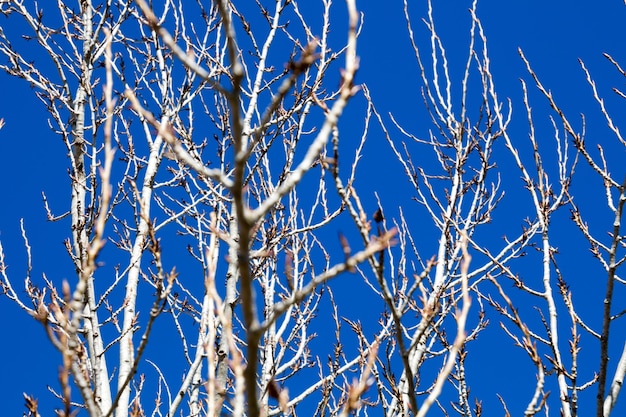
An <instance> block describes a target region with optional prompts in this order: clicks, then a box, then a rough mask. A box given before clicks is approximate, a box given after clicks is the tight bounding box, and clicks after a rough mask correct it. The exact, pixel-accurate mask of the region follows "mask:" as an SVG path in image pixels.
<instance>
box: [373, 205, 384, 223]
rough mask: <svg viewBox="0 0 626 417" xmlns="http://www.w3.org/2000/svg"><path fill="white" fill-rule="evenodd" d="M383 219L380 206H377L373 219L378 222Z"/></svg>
mask: <svg viewBox="0 0 626 417" xmlns="http://www.w3.org/2000/svg"><path fill="white" fill-rule="evenodd" d="M383 220H385V217H384V216H383V211H382V210H381V208H380V207H378V210H376V212H375V213H374V221H375V222H376V223H380V222H382V221H383Z"/></svg>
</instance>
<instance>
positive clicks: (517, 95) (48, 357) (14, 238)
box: [0, 0, 626, 416]
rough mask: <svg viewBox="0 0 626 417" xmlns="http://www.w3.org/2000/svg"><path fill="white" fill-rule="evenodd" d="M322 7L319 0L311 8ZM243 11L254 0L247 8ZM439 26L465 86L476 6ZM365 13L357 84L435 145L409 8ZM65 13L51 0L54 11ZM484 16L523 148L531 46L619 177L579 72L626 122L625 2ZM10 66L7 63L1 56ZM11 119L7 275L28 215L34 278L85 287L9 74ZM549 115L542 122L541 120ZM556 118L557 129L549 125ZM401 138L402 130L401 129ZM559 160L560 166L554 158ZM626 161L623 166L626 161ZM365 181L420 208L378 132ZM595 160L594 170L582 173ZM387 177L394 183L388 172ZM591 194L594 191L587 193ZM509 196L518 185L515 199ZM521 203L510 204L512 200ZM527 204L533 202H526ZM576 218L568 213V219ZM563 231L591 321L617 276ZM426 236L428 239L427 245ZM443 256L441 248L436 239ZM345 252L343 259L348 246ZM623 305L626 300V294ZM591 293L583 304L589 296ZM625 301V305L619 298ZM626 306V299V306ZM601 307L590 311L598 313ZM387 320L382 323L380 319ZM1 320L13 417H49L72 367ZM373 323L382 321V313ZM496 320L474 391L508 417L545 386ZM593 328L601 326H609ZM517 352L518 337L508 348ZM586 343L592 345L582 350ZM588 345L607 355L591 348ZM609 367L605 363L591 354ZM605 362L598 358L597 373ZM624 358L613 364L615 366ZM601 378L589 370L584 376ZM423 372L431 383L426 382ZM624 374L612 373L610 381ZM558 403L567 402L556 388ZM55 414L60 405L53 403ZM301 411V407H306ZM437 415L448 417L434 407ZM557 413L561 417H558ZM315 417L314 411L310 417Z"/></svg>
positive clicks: (42, 143)
mask: <svg viewBox="0 0 626 417" xmlns="http://www.w3.org/2000/svg"><path fill="white" fill-rule="evenodd" d="M307 1H313V0H307ZM239 3H240V6H239V7H240V8H242V9H244V8H245V7H246V6H244V5H243V4H244V2H239ZM424 3H425V2H423V1H411V2H410V5H409V8H410V11H411V12H410V13H411V15H412V17H413V27H414V30H415V31H416V38H417V40H418V42H419V43H420V46H421V47H422V48H423V50H424V53H425V55H428V52H427V47H428V45H429V35H428V32H427V31H426V30H425V27H424V25H423V23H422V22H421V20H420V19H421V18H422V17H425V16H426V7H425V4H424ZM434 3H435V4H434V15H435V23H436V25H437V28H438V32H439V33H440V36H441V37H442V40H443V42H444V45H445V47H446V49H447V53H448V58H449V59H450V68H451V74H452V77H453V79H454V80H455V82H456V83H457V84H456V85H455V86H454V88H455V89H459V88H460V87H459V85H460V80H461V77H462V71H463V66H464V64H465V61H466V58H467V45H468V35H467V34H468V30H469V27H470V23H471V21H470V16H469V13H468V8H469V7H470V5H471V4H470V3H469V2H467V1H445V0H442V1H435V2H434ZM357 6H358V8H359V9H360V10H361V11H362V12H363V13H364V26H363V30H362V33H361V36H360V38H359V44H358V55H359V57H360V62H361V65H360V70H359V73H358V79H357V83H366V84H367V86H368V88H369V90H370V91H371V95H372V98H373V99H374V101H375V103H376V105H377V107H378V109H379V111H381V113H384V114H386V113H388V112H391V113H393V115H394V117H395V118H396V120H398V121H399V122H400V123H401V124H402V125H403V126H404V127H405V128H406V129H407V130H409V131H411V132H412V133H415V134H416V135H418V136H421V137H425V136H426V135H427V133H428V130H429V129H431V128H432V126H431V125H430V122H429V120H428V116H427V113H426V111H425V109H424V106H423V103H422V99H421V96H420V87H421V81H420V79H419V72H418V67H417V64H416V61H415V59H414V56H413V53H412V51H411V49H410V43H409V38H408V33H407V29H406V22H405V20H404V16H403V4H402V2H401V1H400V0H390V1H387V2H384V3H383V2H376V1H358V2H357ZM46 7H54V4H53V3H51V4H50V6H48V5H45V6H44V8H46ZM344 9H345V6H344V4H343V3H342V2H341V1H337V2H336V4H335V5H334V13H336V17H334V18H333V19H334V20H335V22H336V23H335V25H336V26H335V28H334V32H335V35H337V36H339V35H341V36H343V33H344V32H343V31H342V26H341V24H343V22H344V21H345V19H344V16H345V10H344ZM478 16H479V18H480V19H481V21H482V24H483V26H484V29H485V33H486V35H487V38H488V48H489V51H490V57H491V62H492V70H493V75H494V78H495V83H496V87H497V89H498V94H499V97H500V98H501V99H504V98H505V97H510V98H511V100H512V103H513V114H514V120H513V123H512V127H513V130H512V132H513V134H514V135H515V137H516V138H517V140H518V141H519V143H520V144H523V145H526V142H525V141H526V140H527V123H526V116H525V111H524V109H523V105H522V101H521V97H522V93H521V87H520V82H519V79H520V78H523V79H525V80H526V81H527V82H528V84H529V87H531V86H532V81H531V80H530V78H529V77H528V74H527V73H526V71H525V68H524V64H523V62H522V61H521V59H520V58H519V56H518V53H517V48H518V47H521V48H522V49H523V51H524V53H525V55H526V57H527V58H528V59H529V60H530V61H531V64H532V65H533V68H534V70H535V71H536V73H537V74H538V75H539V77H540V78H541V80H542V82H543V83H544V85H546V86H547V87H549V88H550V89H551V91H552V92H553V94H554V97H555V99H556V100H557V102H558V103H559V104H560V105H561V106H563V109H564V110H565V111H566V112H567V114H568V116H569V117H570V118H571V119H572V120H575V121H577V122H578V121H579V119H577V117H578V114H580V113H584V114H585V116H586V120H587V131H588V134H587V136H588V141H589V142H590V143H592V144H595V143H601V144H602V145H603V146H605V147H606V149H608V150H609V152H608V157H609V160H610V161H612V162H614V165H613V166H614V167H616V170H619V169H621V170H622V171H621V172H615V174H616V177H617V178H620V175H623V174H624V172H626V159H624V157H625V156H626V155H625V154H624V149H623V148H620V147H618V146H616V143H615V141H614V139H613V138H612V137H611V136H610V134H609V131H608V129H606V122H605V121H604V119H603V118H601V114H600V112H599V111H598V106H597V104H596V103H595V102H594V101H593V99H592V96H591V90H590V88H589V86H588V84H587V83H586V81H585V76H584V73H583V72H582V70H581V69H580V66H579V64H578V61H577V60H578V59H579V58H581V59H583V60H584V61H585V64H586V65H587V67H588V68H589V69H590V71H591V73H592V75H593V76H594V77H595V80H596V82H597V84H598V88H599V89H600V91H601V92H602V93H603V94H604V95H605V97H606V99H607V100H606V101H607V105H608V106H609V109H610V110H612V111H613V113H612V114H613V116H614V118H615V121H616V123H617V124H618V125H619V124H620V123H623V120H624V118H623V114H624V108H626V107H625V106H624V103H620V101H619V100H617V99H616V98H615V96H614V95H612V94H611V91H610V89H611V87H614V86H615V87H618V88H623V87H624V83H625V81H626V80H624V78H621V77H620V75H619V74H618V73H617V72H616V71H615V69H614V67H613V66H612V65H611V64H610V63H609V62H608V61H607V60H606V59H605V58H603V56H602V54H603V53H609V54H610V55H612V56H613V57H614V58H615V59H616V60H617V61H618V62H621V63H622V65H624V66H626V50H625V48H624V42H625V40H626V25H624V22H626V6H625V5H624V3H623V2H621V1H618V0H607V1H602V2H588V1H580V0H576V1H563V0H554V1H539V0H528V1H499V0H481V1H479V5H478ZM0 27H1V28H3V30H4V31H5V32H6V33H12V34H15V33H19V31H20V30H22V28H21V27H20V26H19V25H18V26H16V23H15V22H14V20H13V19H12V18H9V19H7V18H5V17H3V16H0ZM0 59H5V58H0ZM530 90H531V99H532V100H533V101H532V105H533V109H534V111H535V115H536V116H537V119H538V120H542V121H541V122H539V123H540V125H539V128H540V129H543V130H542V131H541V132H540V133H541V135H539V142H540V145H541V144H544V143H545V144H548V145H550V146H552V144H553V132H552V131H551V129H550V124H549V120H548V118H547V116H546V115H547V114H548V112H547V106H546V103H545V100H544V99H542V97H541V96H540V95H538V94H537V93H536V92H535V91H534V90H533V89H532V87H531V88H530ZM0 91H2V98H1V99H0V118H3V119H4V121H5V126H4V127H3V128H2V129H1V130H0V178H2V180H0V239H1V240H2V243H3V245H4V248H5V257H6V262H7V264H8V265H9V271H8V272H9V274H10V275H11V276H12V278H13V279H14V282H15V283H20V280H21V279H22V277H23V276H24V271H25V269H26V256H25V252H24V244H23V240H22V238H21V232H20V219H24V225H25V228H26V229H27V231H28V236H29V239H30V245H31V246H32V250H33V257H34V259H35V262H36V265H35V267H34V273H33V278H34V279H41V276H42V273H45V274H46V275H47V276H49V277H50V278H52V279H54V280H57V281H58V280H60V279H61V278H67V279H68V280H69V281H70V282H72V283H73V282H74V281H75V276H74V275H73V268H72V265H71V262H70V261H69V259H68V257H67V254H66V251H65V248H64V245H63V239H64V237H65V234H64V233H69V231H67V230H62V228H59V227H56V226H55V227H51V226H50V224H49V223H48V222H47V221H46V213H45V210H44V208H43V203H42V191H45V192H46V194H47V195H48V198H49V199H50V201H57V202H59V205H58V206H57V207H58V208H57V209H58V211H63V210H64V208H63V207H62V206H61V205H60V204H61V203H60V201H62V198H64V196H66V197H67V198H68V200H67V201H69V187H68V180H67V172H66V170H67V162H66V159H65V158H66V155H65V148H64V146H63V144H62V143H61V141H60V140H59V138H57V137H55V136H54V134H53V133H51V131H50V130H49V128H48V126H47V114H46V112H45V108H44V106H43V105H42V104H41V103H40V102H39V100H37V98H36V97H35V95H34V91H33V89H32V88H31V87H29V86H28V85H27V84H26V83H24V82H23V81H22V80H18V79H14V78H11V77H10V76H8V75H7V74H4V73H2V74H0ZM364 109H365V101H364V100H363V99H362V98H359V97H357V98H355V100H354V101H353V102H351V103H350V107H349V109H348V111H347V112H346V114H345V118H344V119H342V121H341V123H340V128H341V129H342V132H343V134H344V135H345V134H346V133H345V132H346V131H349V130H350V129H351V128H352V126H357V128H356V131H355V143H356V141H357V140H358V138H359V136H360V134H361V130H362V115H363V110H364ZM542 112H543V113H542ZM542 123H545V124H542ZM396 133H397V132H396ZM547 159H549V157H547ZM416 160H418V161H419V162H420V163H422V164H424V165H428V164H429V163H430V162H429V161H428V159H427V158H426V157H425V159H421V160H420V158H416ZM620 161H624V162H625V163H624V164H623V165H620ZM361 164H362V165H361V171H360V172H361V177H360V178H359V183H358V184H357V187H360V189H361V190H366V189H369V190H370V192H369V194H368V193H367V192H364V191H361V192H362V193H363V194H367V195H368V197H367V201H366V204H370V206H371V207H375V198H374V193H375V192H377V193H378V194H379V195H380V197H381V201H383V202H387V203H386V204H387V206H388V207H387V208H386V210H387V217H393V216H394V215H397V213H398V209H397V208H398V206H400V205H402V206H404V207H405V210H406V212H409V213H410V210H411V207H412V206H411V204H415V203H411V197H412V195H411V194H410V192H407V190H409V188H407V185H408V183H407V182H406V178H405V177H403V174H402V170H401V169H400V166H399V165H398V164H397V162H396V161H395V159H394V158H393V155H392V153H391V151H390V149H389V147H388V145H387V143H386V142H385V140H384V138H383V136H382V134H381V132H380V130H379V129H376V128H372V131H371V138H368V142H367V144H366V148H365V156H364V158H363V161H362V162H361ZM510 164H512V160H511V159H510V157H509V159H503V160H502V163H499V165H500V166H501V167H504V171H505V172H506V166H507V165H510ZM581 165H583V164H581ZM380 172H384V175H379V174H380ZM509 174H510V177H511V178H513V179H515V178H516V177H519V174H518V173H517V171H516V170H511V171H510V172H509ZM587 174H589V170H588V168H586V167H585V166H581V167H580V172H578V174H577V176H576V178H575V181H574V184H573V190H574V193H575V194H576V193H578V194H577V195H579V196H580V195H582V196H588V198H580V197H579V200H577V203H578V204H580V206H581V207H582V208H583V209H585V210H586V214H587V218H588V219H591V220H594V219H595V220H597V223H594V224H592V227H594V228H595V229H596V230H599V231H605V230H606V231H608V228H609V227H610V224H611V220H607V217H606V210H605V208H604V207H605V203H604V200H603V199H602V198H603V197H602V195H603V193H602V189H601V188H600V187H601V183H600V182H599V180H598V179H597V177H593V176H592V175H587ZM586 190H588V194H587V191H586ZM505 191H506V190H505ZM509 194H510V195H509ZM518 195H519V196H521V197H518ZM518 198H520V199H522V198H523V199H524V201H527V200H526V198H527V195H526V194H524V193H523V191H522V192H520V191H518V190H514V191H511V192H510V193H509V191H507V199H505V201H504V202H503V205H502V207H501V208H500V211H499V213H500V217H499V218H497V219H495V220H494V225H493V226H492V228H491V229H490V230H492V231H493V235H494V236H493V238H494V239H500V238H501V236H502V234H503V232H502V231H501V230H500V229H499V227H502V230H505V228H506V226H510V224H508V223H507V222H509V221H510V219H514V220H513V221H515V222H517V223H519V225H520V227H521V220H522V219H523V217H521V218H520V217H517V216H515V215H514V214H517V213H522V212H523V206H524V204H527V203H525V202H522V201H521V200H519V201H518V200H517V199H518ZM562 215H563V216H564V217H567V215H568V213H567V211H565V212H564V213H563V214H562ZM557 231H558V232H560V233H561V234H560V235H558V236H556V237H555V238H556V241H557V242H558V243H559V250H560V252H561V254H562V255H561V256H562V258H561V259H560V261H561V266H562V268H563V272H564V274H565V275H566V277H567V278H568V283H570V285H571V286H572V288H573V289H578V290H581V291H583V294H586V296H588V297H589V302H588V307H587V302H586V300H585V299H584V298H583V297H581V298H579V300H578V304H579V305H580V306H581V307H582V308H583V311H585V312H587V313H588V314H589V317H591V318H590V320H592V321H593V320H594V319H593V317H600V312H599V311H598V312H597V313H596V312H595V311H593V310H592V309H597V308H599V306H600V304H599V303H598V301H599V300H601V297H602V294H603V288H604V283H605V274H603V272H602V271H601V269H599V268H598V265H597V263H596V262H595V261H594V260H593V259H592V256H591V254H590V253H589V250H588V244H587V243H586V241H585V240H584V239H582V238H581V236H580V234H579V233H578V232H577V231H576V229H575V228H574V227H573V226H570V227H564V228H563V229H562V230H561V229H557ZM426 239H427V237H426ZM432 248H433V254H434V252H435V251H436V242H435V241H433V242H432ZM337 249H338V250H340V249H339V248H338V247H337ZM353 291H354V287H353V286H351V285H343V284H342V283H341V282H338V284H337V294H338V297H345V300H347V302H350V300H351V299H352V302H355V301H354V300H355V297H354V294H353V293H352V292H353ZM620 296H622V297H624V293H623V291H622V292H621V293H620ZM579 297H580V296H579ZM624 299H625V298H621V299H618V304H619V303H620V301H621V300H624ZM621 305H624V303H621ZM587 309H589V310H587ZM379 312H380V311H376V312H375V314H379ZM366 316H367V312H364V311H362V309H360V308H359V305H358V303H357V302H355V318H357V319H363V317H366ZM0 318H1V319H0V320H1V323H2V328H3V335H4V337H3V341H2V343H1V344H0V354H1V356H0V357H1V358H2V361H0V387H2V389H1V390H0V398H1V399H2V400H3V401H2V403H3V406H2V415H6V416H13V415H21V413H22V412H23V410H24V408H23V400H22V393H23V392H27V393H29V394H31V395H34V396H36V397H38V398H39V400H40V403H41V404H42V411H43V412H45V413H47V415H51V414H52V413H51V408H50V407H51V406H50V405H51V404H55V405H57V404H58V403H56V402H54V401H53V400H52V399H51V394H49V393H47V389H46V386H47V385H51V386H53V387H55V388H56V387H58V383H57V381H56V372H57V368H58V366H59V364H60V356H59V355H58V353H57V352H56V351H55V350H54V349H53V348H52V347H51V346H50V345H49V343H48V341H47V338H46V336H45V333H44V331H43V329H42V327H41V326H40V325H39V324H38V323H37V322H35V321H34V320H33V319H32V318H30V317H27V316H26V315H25V314H24V313H23V312H22V311H21V310H20V309H19V308H18V307H16V306H15V305H13V304H12V303H10V302H9V301H8V300H7V299H5V298H2V297H0ZM372 319H374V320H375V319H376V317H375V316H372ZM498 320H499V319H498V317H497V316H494V317H493V319H492V321H493V322H494V323H493V324H494V325H493V326H492V327H491V328H490V329H489V330H488V331H486V332H485V334H484V340H483V341H482V342H481V343H482V344H480V345H478V346H480V347H472V349H473V350H472V354H475V355H476V356H475V359H474V360H473V361H472V362H471V363H472V365H471V367H472V369H469V370H468V374H469V373H470V372H474V373H475V376H473V379H472V381H471V382H472V395H473V396H476V397H477V398H480V399H481V400H483V401H484V407H485V415H502V409H501V407H500V406H499V402H498V400H497V397H496V393H498V392H500V393H503V394H504V393H505V392H506V400H507V403H508V404H509V407H510V411H511V412H512V413H513V415H520V414H521V413H522V411H523V408H524V406H525V405H526V404H527V403H528V401H529V399H530V395H531V390H532V388H533V386H534V370H532V369H530V366H531V364H530V363H529V362H528V360H527V359H526V358H525V356H524V355H522V353H521V351H515V350H511V351H510V352H508V353H507V354H506V355H504V354H503V353H502V352H500V351H499V350H495V349H493V346H494V344H495V342H494V341H496V340H497V341H499V342H498V346H500V345H502V341H501V339H504V338H506V335H505V334H504V333H503V332H502V331H500V330H499V327H498V326H497V324H496V322H497V321H498ZM594 324H596V325H599V324H600V322H599V321H595V322H594ZM618 330H621V333H618V332H616V333H615V334H614V335H613V336H614V338H613V341H614V346H613V347H612V349H613V350H612V352H613V355H612V358H615V359H617V358H618V355H619V352H620V351H621V348H622V346H623V343H624V341H625V340H626V331H624V330H625V328H624V326H621V327H619V328H618ZM508 343H509V345H510V342H508ZM583 348H584V349H585V348H587V346H583ZM588 349H589V350H593V349H597V346H592V345H589V346H588ZM591 357H592V358H593V360H594V361H597V355H593V356H591ZM590 365H593V366H595V362H594V363H593V364H590ZM503 366H511V369H513V371H512V374H508V375H507V374H502V373H501V372H499V370H501V369H502V367H503ZM614 366H615V363H614V362H613V363H612V364H611V370H613V369H614ZM583 372H587V373H586V374H585V376H586V377H589V376H590V374H589V372H590V370H589V369H585V364H581V373H583ZM422 376H423V377H424V375H422ZM609 377H612V371H611V373H610V376H609ZM517 384H519V386H520V389H519V391H517V390H512V389H508V388H507V389H505V388H503V387H507V386H515V385H517ZM595 394H596V390H595V388H594V389H592V390H590V391H588V392H587V393H586V394H585V395H584V396H583V398H584V399H585V400H586V402H585V403H582V400H581V403H582V404H581V405H583V407H581V415H591V414H592V413H593V412H594V410H595V403H594V401H593V397H594V396H595ZM552 396H554V398H553V400H554V399H556V397H557V394H556V392H555V391H553V393H552ZM46 405H48V407H46ZM302 411H303V410H300V412H302ZM625 413H626V400H624V399H622V400H621V401H619V402H618V405H617V407H616V410H615V412H614V415H616V416H619V415H624V414H625ZM432 414H433V415H439V414H438V412H437V410H433V413H432ZM552 414H553V415H555V414H557V412H553V413H552ZM303 415H304V414H303Z"/></svg>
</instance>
